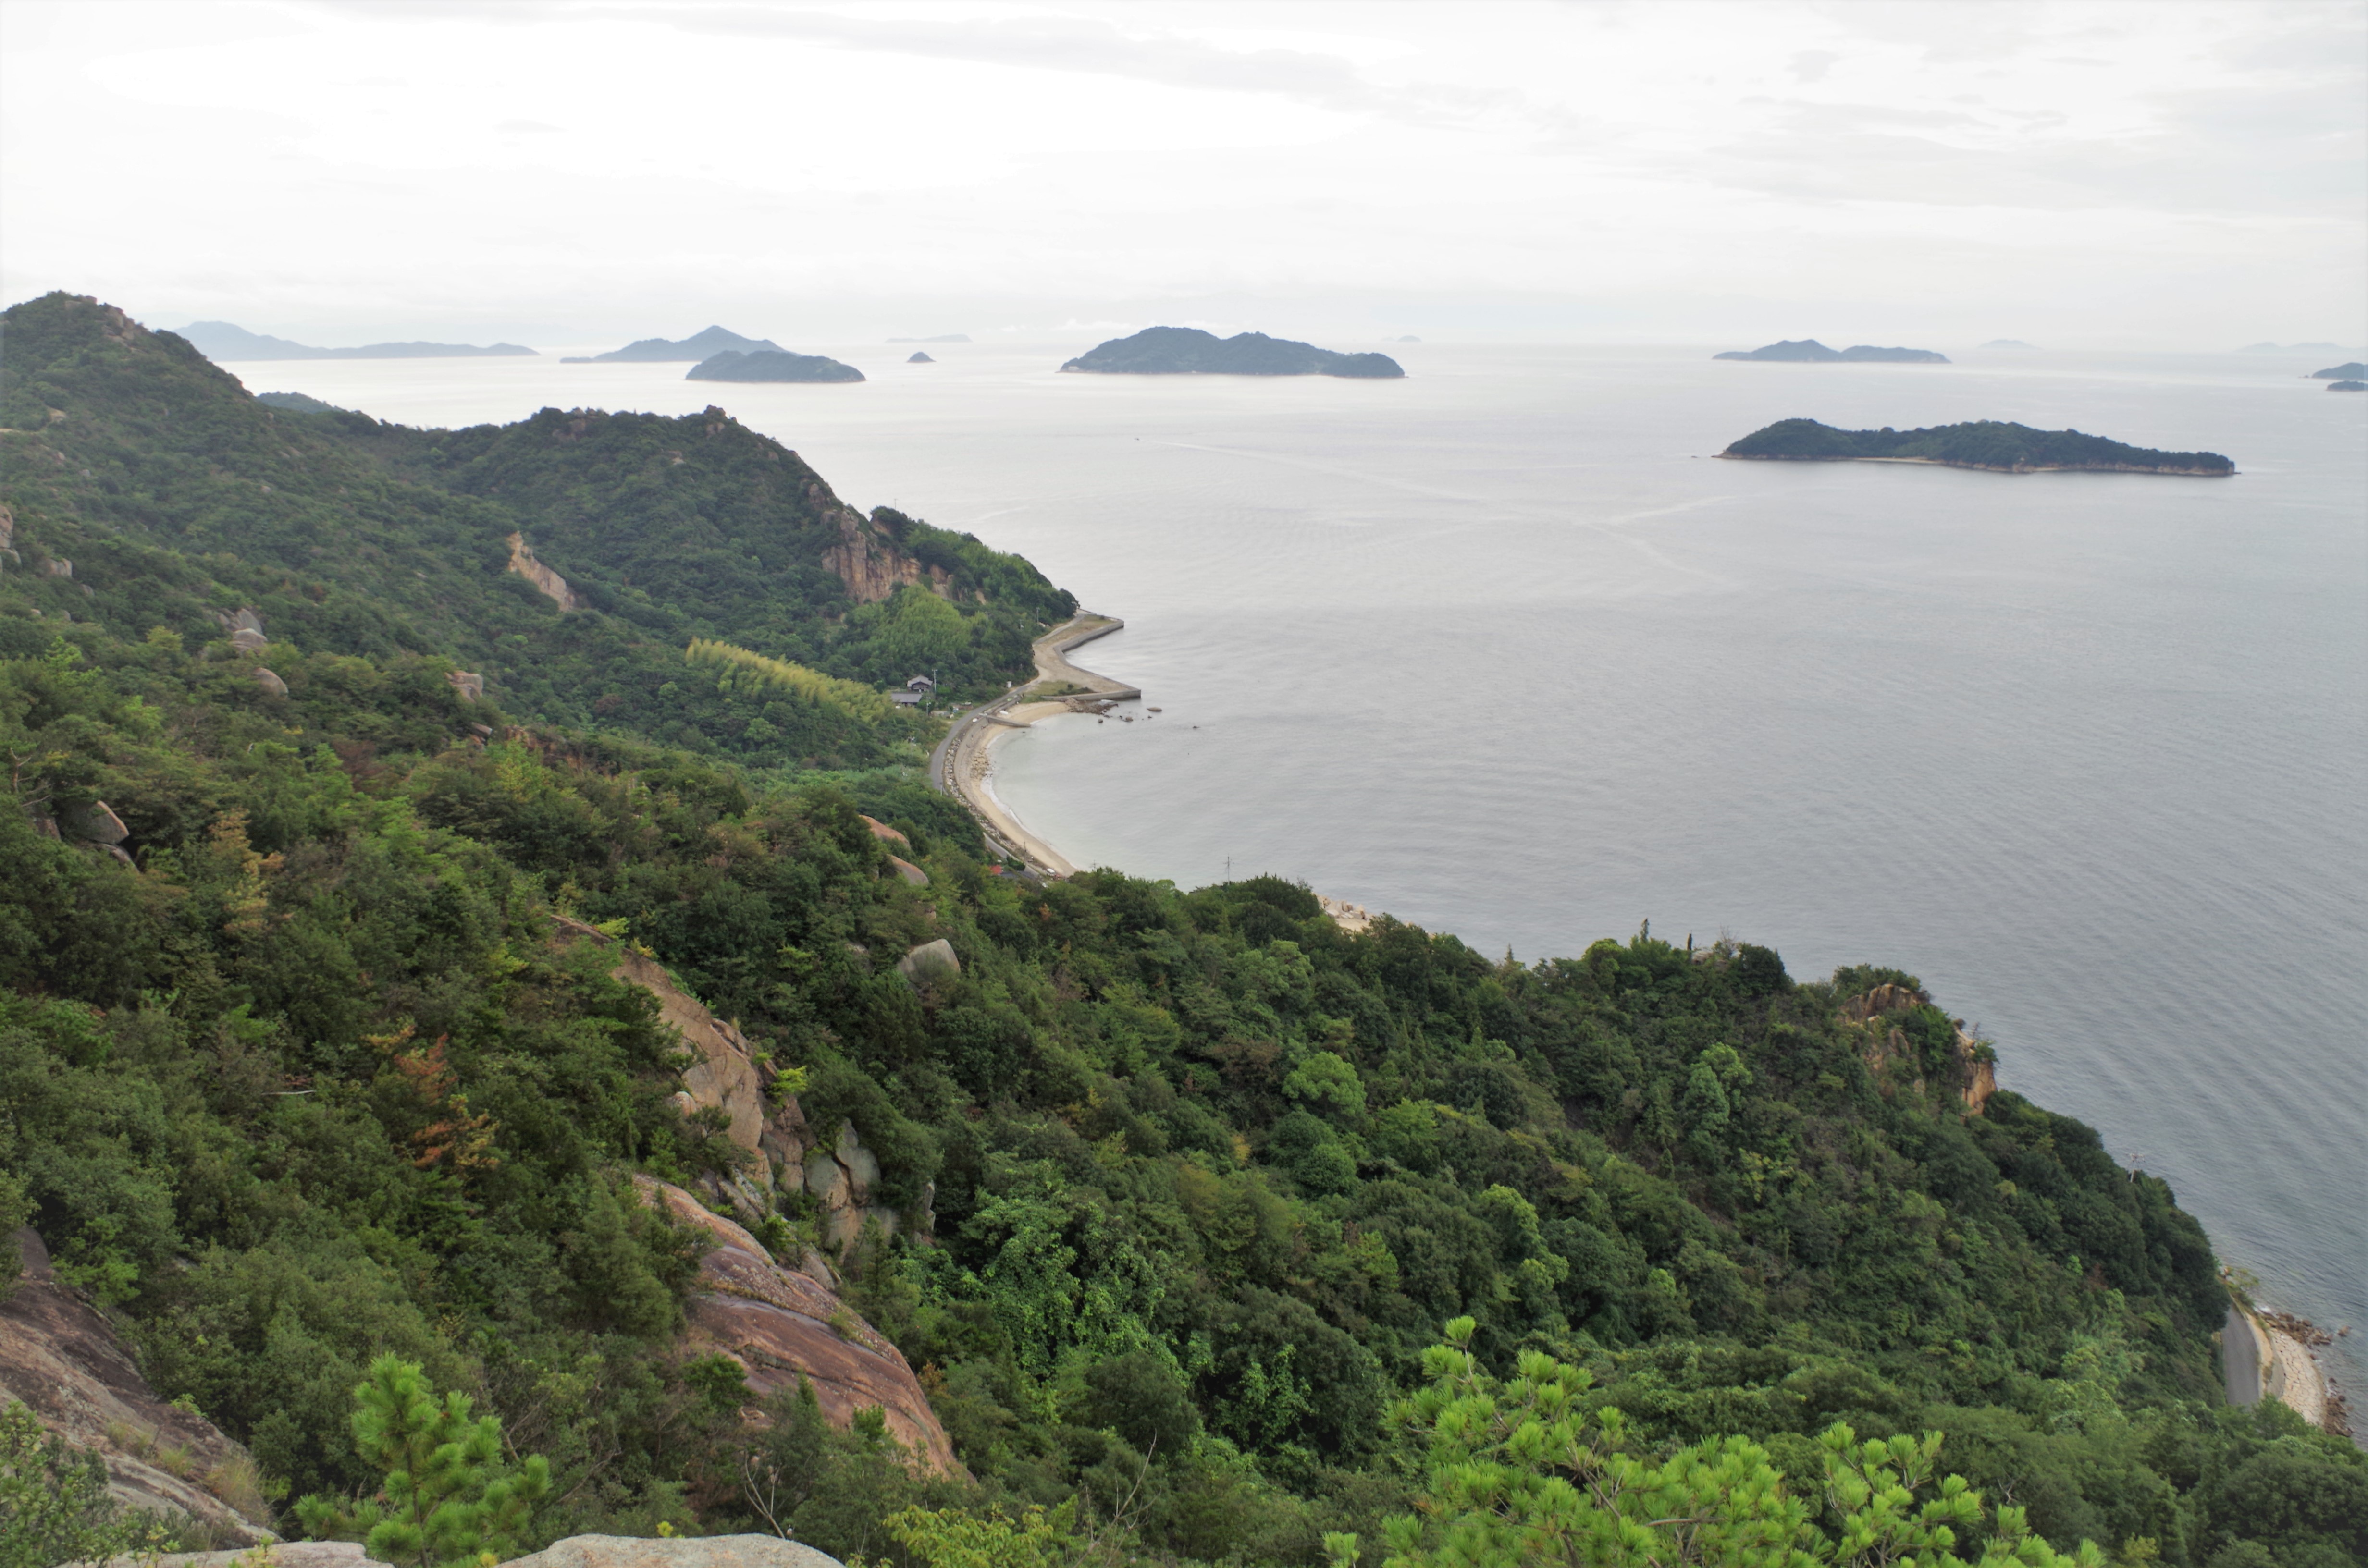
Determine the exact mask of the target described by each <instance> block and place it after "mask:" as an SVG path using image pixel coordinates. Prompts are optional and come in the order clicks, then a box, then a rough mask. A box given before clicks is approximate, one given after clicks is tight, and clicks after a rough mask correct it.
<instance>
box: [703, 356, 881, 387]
mask: <svg viewBox="0 0 2368 1568" xmlns="http://www.w3.org/2000/svg"><path fill="white" fill-rule="evenodd" d="M683 380H684V381H861V380H863V372H862V371H860V370H859V369H856V368H855V367H854V366H852V365H848V364H842V363H841V362H839V361H838V360H837V359H833V358H828V357H827V356H825V355H821V354H793V353H791V352H790V351H789V350H787V349H781V348H760V349H758V350H757V351H756V352H755V353H751V354H744V353H742V352H740V351H739V350H738V349H734V348H727V349H725V350H723V353H721V354H718V355H715V356H714V357H713V358H707V359H702V360H700V362H699V363H698V364H696V365H693V366H692V367H691V368H690V369H689V370H688V371H687V372H685V373H684V375H683Z"/></svg>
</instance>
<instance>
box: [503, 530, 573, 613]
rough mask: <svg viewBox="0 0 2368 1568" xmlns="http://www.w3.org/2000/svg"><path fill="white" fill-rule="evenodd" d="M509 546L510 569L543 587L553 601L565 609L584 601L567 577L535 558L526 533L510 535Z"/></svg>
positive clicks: (545, 595) (545, 594) (545, 593)
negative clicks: (576, 594) (569, 583)
mask: <svg viewBox="0 0 2368 1568" xmlns="http://www.w3.org/2000/svg"><path fill="white" fill-rule="evenodd" d="M509 546H510V570H511V571H513V572H515V573H517V574H518V575H519V576H521V577H523V578H525V579H526V580H527V581H528V582H529V583H532V584H533V585H535V586H536V587H538V588H541V590H542V592H543V595H544V597H547V598H549V599H550V600H551V602H552V603H553V604H555V605H557V606H558V607H559V608H561V609H563V610H571V609H574V608H575V607H576V606H577V605H578V604H579V603H581V602H582V601H581V600H579V599H578V598H576V597H575V589H573V588H571V587H569V586H568V585H567V579H566V578H564V577H563V576H561V575H560V574H558V573H556V572H554V571H552V569H551V568H550V567H548V566H545V565H544V564H543V563H542V562H540V561H537V560H536V559H535V558H534V546H532V545H530V544H529V543H527V541H526V535H524V534H512V535H510V537H509Z"/></svg>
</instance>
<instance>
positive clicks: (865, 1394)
mask: <svg viewBox="0 0 2368 1568" xmlns="http://www.w3.org/2000/svg"><path fill="white" fill-rule="evenodd" d="M633 1179H634V1182H635V1185H637V1186H638V1187H641V1189H642V1192H643V1197H644V1199H646V1200H647V1201H648V1202H650V1203H651V1204H652V1205H653V1206H654V1207H658V1208H662V1209H663V1210H665V1211H666V1213H667V1214H668V1215H669V1216H670V1217H671V1218H673V1219H674V1220H675V1221H676V1222H677V1223H679V1224H683V1225H687V1226H690V1227H693V1228H695V1229H698V1230H701V1231H704V1232H706V1233H707V1236H708V1239H709V1241H710V1242H711V1245H710V1246H709V1248H708V1251H707V1255H706V1256H704V1257H703V1258H701V1259H700V1265H699V1280H698V1283H697V1285H696V1286H695V1287H694V1288H693V1290H692V1292H691V1295H690V1298H689V1301H688V1302H687V1303H686V1305H685V1318H686V1327H685V1331H684V1332H685V1336H686V1340H687V1347H688V1348H689V1349H691V1350H692V1351H694V1352H698V1353H707V1352H718V1353H721V1354H723V1355H725V1356H728V1357H730V1358H732V1359H733V1360H734V1361H736V1362H738V1363H739V1364H740V1366H741V1368H742V1369H743V1371H744V1373H745V1375H746V1381H747V1387H748V1391H749V1393H750V1395H751V1398H752V1403H753V1402H755V1401H761V1400H764V1399H767V1398H768V1397H770V1396H771V1395H772V1394H774V1393H776V1392H780V1390H783V1389H794V1388H796V1387H797V1383H798V1379H799V1378H800V1377H803V1378H804V1379H805V1380H806V1381H807V1382H808V1383H809V1384H810V1385H811V1386H812V1387H813V1389H814V1398H815V1401H816V1402H817V1403H819V1404H820V1405H821V1406H822V1413H823V1416H824V1418H825V1419H826V1420H827V1421H829V1422H830V1424H831V1425H832V1426H838V1427H841V1428H844V1427H846V1426H849V1425H851V1424H852V1423H853V1421H854V1419H855V1413H856V1412H857V1411H859V1410H866V1409H870V1408H871V1407H873V1406H877V1407H878V1408H879V1410H880V1412H881V1414H882V1416H883V1417H884V1418H885V1420H886V1423H887V1427H888V1430H889V1432H890V1433H891V1434H892V1435H893V1436H894V1437H895V1438H896V1440H897V1441H898V1442H900V1443H903V1444H904V1445H905V1447H906V1448H907V1449H911V1450H912V1451H913V1453H914V1455H915V1458H916V1462H917V1463H918V1464H919V1465H920V1466H921V1467H922V1468H923V1469H925V1470H928V1471H933V1472H935V1473H938V1474H944V1475H961V1474H962V1466H961V1464H960V1463H959V1462H958V1461H957V1460H955V1459H954V1450H953V1445H952V1444H951V1443H950V1442H949V1441H947V1439H946V1433H945V1428H944V1427H943V1426H939V1424H938V1415H937V1412H935V1411H934V1410H931V1409H930V1408H929V1401H928V1395H927V1394H924V1393H923V1392H921V1385H920V1381H919V1380H917V1379H916V1378H915V1377H914V1376H913V1369H912V1368H911V1366H910V1365H908V1364H907V1363H906V1362H905V1357H904V1353H903V1352H902V1351H900V1350H898V1349H897V1348H896V1346H894V1345H892V1344H890V1343H889V1341H888V1339H887V1338H886V1336H885V1335H882V1334H881V1333H880V1331H879V1330H877V1329H875V1328H873V1327H872V1326H871V1324H868V1323H866V1322H864V1321H863V1320H862V1319H861V1318H860V1317H858V1316H857V1315H856V1314H855V1313H854V1312H851V1311H849V1310H848V1307H847V1306H846V1304H845V1303H844V1302H842V1301H840V1300H839V1299H838V1294H837V1291H835V1290H831V1289H830V1288H829V1287H828V1286H827V1285H825V1284H824V1283H822V1282H821V1281H820V1280H817V1279H815V1278H813V1277H812V1276H811V1275H809V1274H806V1273H804V1272H802V1271H800V1270H797V1269H791V1268H784V1267H781V1266H780V1264H779V1263H777V1262H775V1261H774V1259H773V1256H772V1255H771V1254H770V1253H768V1252H767V1251H766V1250H765V1247H764V1244H762V1243H760V1242H758V1241H757V1238H756V1237H754V1236H752V1235H750V1234H749V1233H748V1232H747V1231H746V1229H745V1228H743V1227H742V1226H740V1225H737V1224H734V1222H733V1221H730V1220H727V1219H725V1218H724V1217H723V1215H721V1214H715V1213H712V1212H710V1211H709V1210H707V1209H706V1208H705V1207H704V1206H703V1205H701V1204H700V1201H699V1200H698V1199H695V1198H693V1197H692V1196H691V1195H690V1194H689V1193H688V1192H685V1191H684V1190H683V1189H682V1188H680V1187H671V1186H668V1185H666V1183H664V1182H659V1181H654V1180H652V1179H651V1178H649V1177H647V1176H636V1177H634V1178H633Z"/></svg>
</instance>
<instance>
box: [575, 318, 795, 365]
mask: <svg viewBox="0 0 2368 1568" xmlns="http://www.w3.org/2000/svg"><path fill="white" fill-rule="evenodd" d="M727 348H728V349H734V350H736V351H738V352H739V353H742V354H755V353H758V352H767V353H774V354H778V353H780V351H781V346H780V344H778V343H776V342H774V341H773V340H772V339H771V338H769V337H743V336H741V335H739V334H738V333H736V332H727V331H725V330H724V329H723V327H720V326H711V327H709V328H708V329H707V330H706V331H704V332H695V333H693V334H691V335H689V337H685V338H678V339H677V338H665V337H644V338H641V339H639V340H637V341H635V342H632V343H628V344H627V345H625V347H622V348H611V349H610V350H609V352H608V353H606V354H571V355H568V356H567V357H566V358H563V359H561V360H560V363H561V364H563V365H611V364H650V363H659V364H663V363H665V362H666V361H667V360H682V359H711V358H714V357H715V356H716V355H718V354H721V353H723V351H724V350H725V349H727Z"/></svg>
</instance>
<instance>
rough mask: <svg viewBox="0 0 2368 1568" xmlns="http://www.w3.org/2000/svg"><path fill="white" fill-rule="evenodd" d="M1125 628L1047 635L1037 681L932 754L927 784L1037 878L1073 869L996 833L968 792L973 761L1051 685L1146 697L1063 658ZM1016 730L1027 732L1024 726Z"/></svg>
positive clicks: (1064, 628) (1040, 643) (957, 729)
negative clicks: (1012, 713) (1009, 716)
mask: <svg viewBox="0 0 2368 1568" xmlns="http://www.w3.org/2000/svg"><path fill="white" fill-rule="evenodd" d="M1125 625H1126V622H1125V621H1123V620H1120V619H1117V618H1116V617H1114V616H1100V615H1080V616H1076V617H1074V618H1073V619H1069V620H1066V621H1064V622H1063V623H1061V624H1060V625H1059V626H1056V627H1054V628H1053V630H1052V631H1047V632H1046V633H1044V635H1043V636H1042V637H1039V638H1038V639H1036V642H1035V643H1034V645H1033V652H1034V654H1035V659H1036V678H1035V679H1034V680H1031V681H1030V682H1028V683H1027V684H1026V685H1024V686H1020V687H1015V688H1014V689H1012V690H1010V691H1008V692H1005V693H1004V694H1003V695H1002V696H1001V697H997V698H994V699H990V700H988V701H986V702H983V703H981V704H980V705H979V706H977V707H976V708H973V709H972V710H970V711H968V712H967V713H964V714H962V716H960V717H959V718H957V719H955V720H954V722H953V723H952V724H951V726H949V727H948V729H947V731H946V736H945V739H943V740H941V741H939V743H938V744H937V747H936V749H935V750H933V751H931V752H930V753H929V783H930V784H931V785H932V786H934V787H935V788H937V789H939V790H944V791H945V792H946V793H947V794H949V795H951V796H953V797H954V799H956V800H958V801H962V804H964V805H966V806H968V807H969V808H970V813H971V815H972V816H973V817H975V818H977V819H978V825H979V831H980V832H981V833H983V834H985V835H986V841H987V844H988V845H989V846H991V847H992V848H994V849H995V851H996V853H997V854H999V855H1002V856H1003V857H1005V858H1007V859H1012V860H1018V861H1019V862H1020V863H1021V864H1022V865H1025V866H1027V867H1029V868H1030V869H1032V870H1034V871H1036V872H1037V873H1038V874H1039V875H1042V876H1055V877H1057V876H1066V875H1067V874H1068V872H1069V869H1070V868H1069V867H1068V866H1067V864H1066V863H1065V862H1063V861H1060V860H1059V859H1058V857H1057V856H1053V855H1052V851H1051V846H1038V847H1039V848H1042V849H1043V850H1044V851H1045V853H1044V854H1042V855H1039V854H1032V853H1030V852H1028V851H1027V850H1026V849H1024V848H1022V847H1019V846H1016V845H1015V844H1014V843H1012V842H1011V839H1012V835H1010V834H1008V833H1005V832H1002V831H1000V830H999V829H998V827H997V825H996V821H995V817H996V814H997V813H996V811H995V809H994V807H993V806H992V805H990V804H989V803H988V802H987V801H983V800H980V799H978V798H977V797H976V796H974V795H973V793H972V791H971V790H970V789H969V787H968V786H969V782H970V780H969V777H968V766H969V759H970V757H971V756H973V755H974V754H975V752H976V750H977V748H978V747H979V746H980V745H983V744H985V741H986V739H987V736H986V731H988V730H989V729H990V728H993V727H996V726H998V725H1002V724H1006V723H1008V721H1007V720H1005V719H1003V718H1002V714H1003V713H1004V711H1005V710H1007V709H1010V708H1015V707H1018V706H1019V704H1020V703H1023V702H1027V701H1030V699H1031V698H1030V694H1031V693H1032V692H1033V691H1034V689H1035V688H1036V687H1038V686H1040V685H1042V684H1044V683H1045V682H1047V681H1062V682H1066V683H1068V684H1070V685H1074V686H1082V687H1087V689H1088V691H1089V692H1090V693H1091V694H1092V695H1093V696H1094V697H1096V698H1099V699H1106V700H1113V701H1123V700H1125V699H1129V698H1135V697H1140V696H1142V695H1143V694H1142V693H1141V692H1139V691H1137V690H1136V689H1135V688H1134V687H1130V686H1121V685H1120V684H1119V683H1118V682H1116V681H1114V680H1110V679H1109V678H1107V677H1106V676H1098V675H1095V674H1094V673H1093V672H1092V671H1090V670H1081V669H1079V668H1077V667H1076V665H1072V664H1071V663H1069V661H1068V660H1067V659H1066V658H1065V657H1064V654H1065V653H1067V651H1068V650H1069V649H1071V648H1074V647H1076V646H1077V645H1078V644H1080V643H1083V642H1091V641H1093V640H1094V639H1095V638H1097V637H1105V636H1108V635H1109V634H1110V633H1111V632H1113V631H1120V630H1121V629H1122V628H1123V627H1124V626H1125ZM1015 727H1017V728H1023V729H1024V728H1026V726H1025V725H1019V726H1015ZM1015 825H1016V824H1015ZM1048 857H1049V858H1048Z"/></svg>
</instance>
